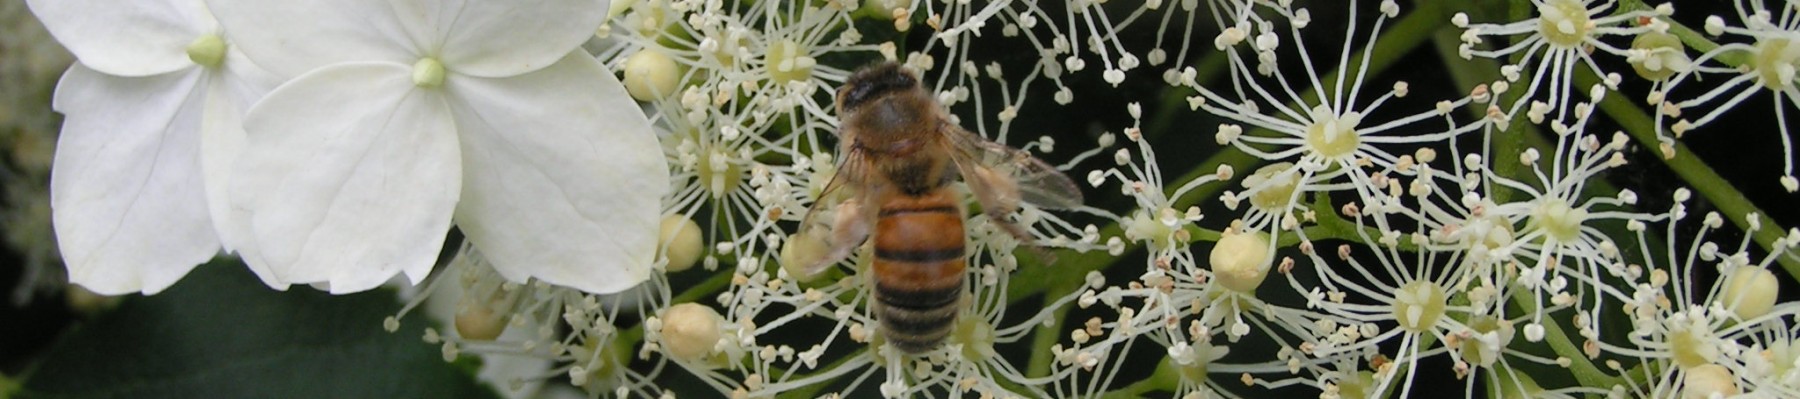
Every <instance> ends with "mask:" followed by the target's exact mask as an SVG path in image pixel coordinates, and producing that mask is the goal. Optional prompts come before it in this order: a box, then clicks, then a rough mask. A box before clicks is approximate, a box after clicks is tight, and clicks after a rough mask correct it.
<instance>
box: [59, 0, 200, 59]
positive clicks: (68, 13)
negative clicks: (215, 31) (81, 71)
mask: <svg viewBox="0 0 1800 399" xmlns="http://www.w3.org/2000/svg"><path fill="white" fill-rule="evenodd" d="M25 4H26V5H28V6H30V7H31V12H32V14H36V15H37V17H38V19H39V20H41V21H43V22H44V27H45V28H46V29H49V30H50V34H51V35H52V36H55V37H56V41H58V42H61V43H62V44H63V46H64V47H68V48H69V52H71V53H74V54H75V57H76V58H78V59H80V60H81V62H82V63H83V64H87V67H88V68H92V69H93V70H95V71H99V72H102V73H105V74H109V75H119V76H148V75H157V74H163V73H168V72H173V71H175V70H177V69H181V68H183V67H188V66H192V65H194V62H193V61H191V60H188V56H187V46H188V44H189V43H192V42H193V41H194V39H195V38H198V37H200V35H201V34H204V33H210V32H211V30H212V28H213V27H212V25H211V18H209V17H207V16H206V10H205V8H203V7H204V4H201V3H200V1H199V0H130V1H116V0H28V1H26V3H25Z"/></svg>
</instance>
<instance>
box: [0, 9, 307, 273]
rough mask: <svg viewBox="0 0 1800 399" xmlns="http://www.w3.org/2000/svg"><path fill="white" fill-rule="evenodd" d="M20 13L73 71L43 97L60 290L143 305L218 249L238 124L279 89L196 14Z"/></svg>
mask: <svg viewBox="0 0 1800 399" xmlns="http://www.w3.org/2000/svg"><path fill="white" fill-rule="evenodd" d="M28 4H29V5H30V6H31V8H32V12H34V13H36V14H37V16H38V17H39V18H40V19H42V20H43V21H44V24H45V26H46V27H47V28H48V29H49V30H50V32H51V34H52V35H55V36H56V39H57V40H58V41H60V42H62V43H63V45H65V46H68V48H69V51H70V52H73V53H74V54H75V56H76V57H77V58H78V59H79V60H80V63H78V64H76V65H75V66H72V67H70V68H69V71H68V73H66V74H64V75H63V79H62V81H61V83H59V84H58V85H57V90H56V92H57V94H56V99H55V102H54V107H55V108H56V110H57V111H58V112H62V113H63V114H64V115H65V116H66V118H67V119H66V120H65V121H64V123H63V129H62V136H61V138H60V139H59V140H58V143H57V152H56V158H55V161H54V164H53V165H52V169H51V178H50V180H51V187H50V195H51V197H52V201H51V207H52V209H53V213H52V219H53V223H54V224H55V227H56V235H57V241H58V242H59V244H60V246H61V249H62V253H63V259H64V261H65V262H66V263H67V265H68V268H69V277H70V281H72V282H74V283H76V284H80V285H82V286H83V287H86V288H87V289H89V290H93V291H94V292H97V293H102V294H125V293H132V292H139V291H141V292H144V293H156V292H158V291H161V290H162V289H164V288H168V287H169V285H171V284H174V283H175V281H176V280H179V279H180V278H181V277H182V276H183V275H186V274H187V272H188V271H189V270H192V269H193V268H194V266H196V265H199V264H200V263H201V262H205V261H206V260H207V259H211V258H212V257H213V256H214V255H216V254H218V252H219V250H220V249H221V247H224V248H231V247H232V246H233V244H234V243H233V240H232V239H231V238H230V237H222V235H221V234H220V233H219V232H220V231H223V230H222V227H223V226H225V225H227V224H229V220H230V218H229V215H227V209H226V207H225V198H226V186H225V183H226V181H225V178H226V177H227V176H228V172H229V170H230V169H229V168H230V165H231V164H232V162H233V161H234V160H235V157H236V156H237V154H238V153H239V152H240V148H241V147H242V146H243V141H244V132H243V123H242V118H243V114H244V112H245V111H246V110H247V109H248V108H249V107H250V104H251V103H253V102H255V101H256V100H257V99H258V98H260V97H262V95H263V93H266V92H267V91H268V90H269V89H270V88H272V87H274V86H275V85H276V84H278V83H280V81H279V80H278V79H277V78H275V77H274V76H273V75H270V74H269V73H268V72H265V71H263V70H262V69H260V68H258V67H257V66H256V65H254V64H252V63H251V62H250V61H249V60H248V59H247V58H245V57H244V56H243V54H242V53H240V52H239V51H238V48H237V47H236V46H234V45H233V44H234V41H228V40H227V37H228V36H227V35H226V33H225V32H224V31H223V30H221V27H220V26H219V24H218V23H217V22H215V21H214V20H213V16H212V14H211V13H209V12H208V11H207V9H206V7H204V5H203V4H200V3H199V2H197V1H137V2H129V3H124V4H120V3H116V2H101V1H32V2H29V3H28ZM233 39H235V38H233ZM222 238H223V240H221V239H222ZM222 241H223V245H221V244H222Z"/></svg>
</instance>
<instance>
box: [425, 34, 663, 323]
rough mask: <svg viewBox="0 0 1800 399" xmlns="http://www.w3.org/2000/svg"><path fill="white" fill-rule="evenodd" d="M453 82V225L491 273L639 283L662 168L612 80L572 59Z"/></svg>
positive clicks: (582, 283) (644, 126)
mask: <svg viewBox="0 0 1800 399" xmlns="http://www.w3.org/2000/svg"><path fill="white" fill-rule="evenodd" d="M454 78H455V79H457V80H455V81H453V82H451V83H450V84H446V85H445V87H447V88H449V89H450V94H451V98H449V103H450V104H451V105H450V107H451V109H452V110H454V112H455V114H456V122H457V127H458V130H459V131H460V132H461V133H462V143H463V147H462V148H463V179H464V186H463V194H462V203H460V204H458V205H457V208H456V223H457V226H458V227H460V228H461V229H462V231H463V233H464V234H465V235H467V236H468V238H469V240H471V241H473V242H474V243H475V245H476V247H478V248H481V251H482V253H483V254H485V255H487V258H488V259H489V260H490V261H492V262H493V264H494V269H496V270H498V271H499V272H500V274H501V275H503V276H505V277H506V278H508V279H511V280H514V281H522V280H524V279H525V278H526V277H535V278H538V279H542V280H544V281H547V282H550V283H553V284H559V285H565V286H569V287H574V288H577V289H581V290H583V291H588V292H597V293H609V292H617V291H620V290H624V289H627V288H631V287H632V286H634V285H636V284H638V283H639V282H642V281H643V280H644V279H646V278H648V277H649V273H650V264H651V262H652V261H653V260H654V252H655V250H656V237H655V236H656V231H657V226H658V219H659V217H658V214H659V209H660V207H659V205H658V204H659V203H660V201H661V198H662V196H663V194H664V193H665V192H667V191H668V189H669V188H668V180H669V179H668V172H667V170H666V168H667V166H665V164H664V162H665V161H664V160H663V157H662V151H661V150H660V149H659V147H658V146H657V143H656V137H655V136H654V135H653V133H652V132H651V130H650V124H649V121H648V120H646V119H645V118H644V114H643V113H642V112H641V111H639V109H638V107H637V104H636V103H634V102H632V101H631V99H630V97H627V95H626V94H625V88H624V86H622V85H620V84H619V81H618V80H617V79H614V78H613V76H612V73H610V72H607V70H606V68H605V67H604V66H602V65H600V63H599V62H598V61H595V60H594V59H593V58H592V57H589V56H587V55H586V54H585V53H582V52H579V51H577V52H575V53H572V54H570V55H569V56H568V57H565V58H563V59H562V60H561V61H558V62H557V63H555V64H553V65H551V66H550V67H548V68H545V69H542V70H538V71H537V72H532V73H529V74H525V75H520V76H517V77H512V78H502V79H488V78H475V77H468V76H455V77H454Z"/></svg>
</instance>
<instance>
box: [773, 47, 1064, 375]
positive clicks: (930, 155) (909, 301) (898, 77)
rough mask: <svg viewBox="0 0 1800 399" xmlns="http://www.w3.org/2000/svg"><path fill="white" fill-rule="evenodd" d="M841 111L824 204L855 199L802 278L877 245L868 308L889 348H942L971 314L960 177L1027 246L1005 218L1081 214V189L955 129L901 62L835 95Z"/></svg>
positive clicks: (1033, 161) (1020, 154) (858, 78)
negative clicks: (1036, 212) (964, 312)
mask: <svg viewBox="0 0 1800 399" xmlns="http://www.w3.org/2000/svg"><path fill="white" fill-rule="evenodd" d="M837 113H838V116H839V117H840V118H841V119H842V128H841V129H840V130H839V132H838V139H839V143H838V154H839V159H840V161H839V164H838V172H837V174H836V175H835V176H833V177H832V179H831V182H829V183H827V184H826V186H825V188H824V190H823V191H822V192H821V194H820V195H819V198H822V199H823V198H829V196H830V195H831V194H832V193H833V192H834V191H835V190H838V189H847V190H849V193H848V194H849V195H847V196H846V197H847V198H846V199H844V200H843V202H842V203H840V204H839V205H838V208H837V214H836V217H835V220H834V221H833V223H832V226H833V227H832V228H831V233H830V235H829V238H828V241H829V247H830V250H829V251H828V253H827V254H825V255H824V257H823V259H820V260H818V261H816V262H813V263H810V264H807V266H805V267H806V269H804V270H806V271H808V272H816V271H818V270H821V269H823V268H825V267H826V266H830V265H832V264H835V263H837V262H838V261H840V260H843V259H844V258H846V257H848V256H849V255H850V253H851V252H853V251H854V250H855V249H856V248H857V247H860V246H861V245H862V243H863V242H864V241H865V240H867V239H869V238H871V237H872V238H873V240H874V249H875V251H874V252H875V254H874V264H873V265H872V268H873V271H872V273H873V275H874V278H873V279H872V280H873V281H874V284H875V286H874V300H873V301H871V310H872V311H873V312H874V313H875V315H876V317H877V318H878V319H879V320H880V322H881V329H882V331H884V333H883V335H884V336H886V337H887V339H888V342H890V343H892V344H893V345H894V347H896V348H898V349H900V350H901V351H904V352H906V353H920V352H924V351H929V350H931V349H933V348H936V347H937V346H938V345H939V344H940V343H942V342H943V341H944V339H945V337H946V336H948V335H949V334H950V331H951V330H952V329H953V327H954V324H955V321H956V317H957V314H958V312H959V311H960V309H961V307H962V302H963V301H962V297H963V295H964V292H965V288H964V287H963V276H964V273H963V270H964V268H965V267H966V264H965V260H964V255H965V251H964V248H963V245H964V231H963V208H962V203H963V201H962V196H961V195H959V192H958V191H957V190H955V189H954V188H953V187H954V186H952V185H951V183H954V182H955V181H956V180H957V179H958V178H959V177H960V178H961V180H962V181H963V182H964V183H965V184H966V185H967V186H968V188H969V191H970V192H971V193H972V194H973V195H974V196H975V198H976V200H977V201H979V202H980V203H981V209H982V213H984V214H986V215H987V217H988V218H989V219H990V220H992V221H993V224H994V225H995V226H998V227H999V228H1001V229H1002V230H1005V231H1006V232H1007V233H1008V234H1011V235H1013V236H1014V237H1018V238H1020V241H1021V242H1030V240H1029V239H1030V238H1031V236H1030V234H1029V233H1028V232H1026V231H1025V229H1024V228H1022V227H1020V226H1018V225H1016V224H1013V223H1012V222H1011V220H1010V219H1009V218H1008V217H1009V216H1010V215H1012V214H1013V213H1014V212H1017V211H1018V209H1019V205H1020V203H1021V202H1026V203H1031V204H1033V205H1036V206H1038V207H1042V208H1047V209H1066V208H1074V207H1078V206H1080V205H1081V191H1080V190H1079V189H1078V188H1076V186H1075V183H1074V182H1073V181H1071V180H1069V177H1068V176H1064V175H1063V174H1062V173H1061V172H1058V171H1057V170H1056V168H1054V167H1052V166H1050V165H1049V164H1046V163H1044V161H1042V160H1039V159H1037V158H1033V157H1032V156H1031V155H1030V154H1028V153H1026V152H1025V151H1022V150H1019V149H1015V148H1012V147H1007V146H1005V145H1002V144H999V143H995V142H993V141H989V140H987V139H985V138H982V137H981V136H980V135H977V134H974V133H971V132H969V131H967V130H963V129H962V128H961V127H959V126H957V125H956V124H954V123H952V122H951V121H950V119H949V115H948V114H946V112H945V110H944V109H943V107H942V106H941V105H939V104H938V102H937V100H936V98H934V97H933V96H932V95H931V93H930V92H929V91H927V90H925V88H924V87H923V86H921V85H920V83H919V78H918V76H917V75H915V74H913V72H912V71H909V70H907V69H905V68H903V67H901V65H900V64H897V63H893V62H888V63H883V64H878V65H874V66H870V67H866V68H863V69H861V70H859V71H857V72H856V73H855V74H853V75H851V76H850V78H849V79H847V80H845V82H844V85H843V86H842V87H839V88H838V91H837ZM819 202H825V201H823V200H821V201H819ZM819 202H815V203H814V204H813V206H812V209H811V210H808V211H807V216H806V217H805V218H804V219H803V221H802V223H801V229H802V230H803V231H802V232H803V233H804V232H805V230H806V229H810V228H813V226H814V223H813V222H812V220H811V219H812V214H813V212H814V210H817V209H818V208H819V206H820V204H819ZM871 226H873V229H871Z"/></svg>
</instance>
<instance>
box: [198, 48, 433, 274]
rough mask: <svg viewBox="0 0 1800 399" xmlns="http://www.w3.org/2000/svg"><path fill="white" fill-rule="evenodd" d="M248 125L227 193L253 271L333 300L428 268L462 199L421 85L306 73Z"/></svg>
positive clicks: (397, 74) (341, 72) (368, 73)
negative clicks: (322, 287) (327, 292)
mask: <svg viewBox="0 0 1800 399" xmlns="http://www.w3.org/2000/svg"><path fill="white" fill-rule="evenodd" d="M245 127H246V128H247V130H248V132H249V136H248V139H249V140H248V144H247V147H246V148H245V151H244V153H243V155H242V157H241V158H240V159H239V162H238V171H237V173H236V174H234V175H233V176H232V187H231V189H232V203H233V207H234V208H238V209H240V210H243V211H245V212H247V213H248V215H247V216H248V218H247V219H241V220H240V223H242V222H243V221H247V222H248V228H249V230H248V231H249V233H250V234H251V236H252V239H253V240H254V243H253V244H251V245H250V246H248V247H246V248H245V249H246V250H245V251H243V253H244V255H245V256H244V258H245V260H246V261H249V262H254V263H262V265H260V266H259V267H265V268H266V270H269V271H271V272H272V273H273V274H274V275H275V279H276V280H278V281H281V282H284V283H291V284H303V283H316V282H327V283H329V284H330V286H331V291H332V292H334V293H345V292H355V291H362V290H367V289H370V288H374V287H375V286H378V285H380V284H381V283H382V282H385V281H387V280H388V279H389V278H391V277H393V276H394V275H395V274H398V273H400V272H401V271H406V272H407V273H408V275H409V276H412V275H416V276H423V275H424V274H426V273H428V272H429V271H430V270H431V267H432V265H433V263H434V262H436V260H437V254H438V250H439V249H440V248H442V247H443V241H444V235H445V233H446V232H447V231H448V230H449V228H450V218H451V214H452V212H453V210H454V208H455V205H456V197H457V193H458V192H459V191H460V190H461V186H462V176H461V166H460V162H461V161H460V159H461V155H460V154H459V153H458V149H457V139H456V131H455V125H454V124H453V122H452V119H451V116H450V113H449V110H448V109H447V108H446V106H445V104H444V100H443V95H442V93H441V92H439V91H436V90H427V89H420V88H417V87H415V86H414V85H413V83H412V78H411V69H410V66H407V65H400V64H389V63H349V64H341V65H335V66H330V67H325V68H322V69H320V70H317V71H314V72H311V73H307V74H305V75H301V76H300V77H298V78H295V79H294V80H293V81H292V82H289V83H287V84H284V85H282V86H281V87H279V88H276V89H275V91H273V92H270V93H269V95H268V97H265V98H264V99H263V101H262V102H259V103H257V104H256V106H255V107H253V108H251V109H250V114H249V116H248V117H247V119H246V120H245ZM242 217H243V216H240V218H242ZM414 282H417V278H415V279H414Z"/></svg>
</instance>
